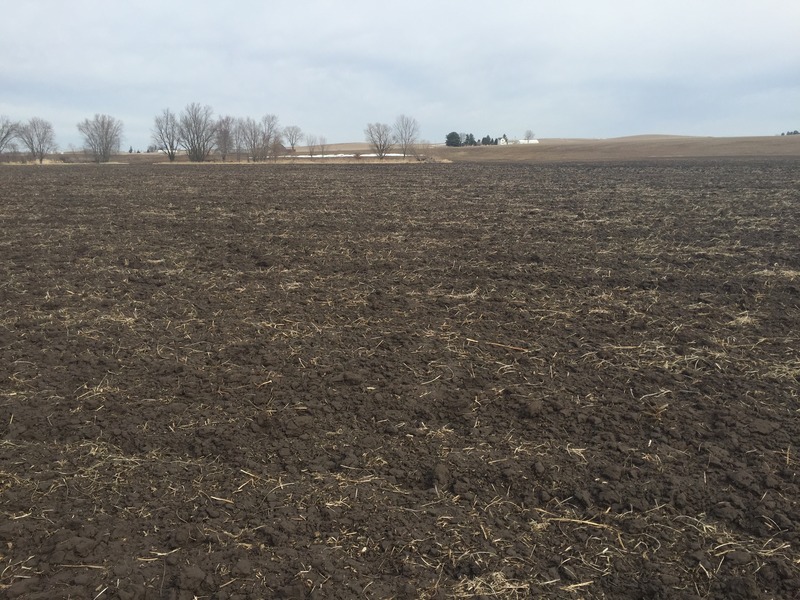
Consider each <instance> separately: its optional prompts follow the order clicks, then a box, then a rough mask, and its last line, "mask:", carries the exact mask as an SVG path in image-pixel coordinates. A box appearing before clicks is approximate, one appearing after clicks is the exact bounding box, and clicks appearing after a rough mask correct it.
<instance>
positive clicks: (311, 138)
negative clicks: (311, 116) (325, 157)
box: [306, 135, 319, 156]
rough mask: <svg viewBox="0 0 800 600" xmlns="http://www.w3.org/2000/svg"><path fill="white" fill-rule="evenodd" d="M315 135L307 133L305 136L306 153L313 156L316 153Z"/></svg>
mask: <svg viewBox="0 0 800 600" xmlns="http://www.w3.org/2000/svg"><path fill="white" fill-rule="evenodd" d="M318 143H319V142H318V141H317V136H315V135H307V136H306V146H308V155H309V156H314V155H315V154H316V153H317V144H318Z"/></svg>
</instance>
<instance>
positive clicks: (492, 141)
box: [444, 131, 505, 147]
mask: <svg viewBox="0 0 800 600" xmlns="http://www.w3.org/2000/svg"><path fill="white" fill-rule="evenodd" d="M503 137H505V136H503ZM498 140H499V138H492V137H491V136H489V135H487V136H484V137H483V138H481V141H480V142H478V141H477V140H476V139H475V136H474V135H472V134H471V133H458V132H457V131H451V132H450V133H448V134H447V136H446V137H445V142H444V143H445V145H446V146H453V147H461V146H496V145H497V143H498Z"/></svg>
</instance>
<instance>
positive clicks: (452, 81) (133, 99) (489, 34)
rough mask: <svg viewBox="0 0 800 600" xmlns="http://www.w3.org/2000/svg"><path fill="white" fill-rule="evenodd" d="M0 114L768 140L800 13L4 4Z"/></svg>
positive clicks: (682, 8) (598, 6) (798, 117)
mask: <svg viewBox="0 0 800 600" xmlns="http://www.w3.org/2000/svg"><path fill="white" fill-rule="evenodd" d="M0 3H2V4H4V6H3V7H2V14H3V17H4V18H3V20H2V22H0V56H2V60H0V114H4V115H7V116H9V117H11V118H13V119H19V120H25V119H28V118H30V117H32V116H40V117H42V118H45V119H48V120H50V121H51V122H52V123H53V124H54V126H55V129H56V134H57V138H58V142H59V143H60V144H61V146H62V147H64V148H66V147H68V146H69V145H70V144H72V145H75V146H77V145H79V144H80V139H79V136H78V133H77V130H76V127H75V126H76V123H77V122H78V121H80V120H82V119H84V118H86V117H91V116H92V115H93V114H95V113H106V114H110V115H112V116H115V117H117V118H119V119H121V120H122V121H123V122H124V124H125V139H124V143H125V145H126V146H127V145H132V146H134V147H135V148H144V147H146V146H147V145H148V143H149V137H150V129H151V126H152V121H153V117H154V116H155V115H156V114H157V113H159V112H160V111H161V110H162V109H163V108H166V107H170V108H172V109H173V110H175V111H176V112H177V111H180V110H181V109H182V108H183V107H184V106H185V105H186V104H187V103H189V102H195V101H196V102H200V103H202V104H208V105H210V106H212V107H213V108H214V110H215V111H216V113H218V114H231V115H235V116H253V117H260V116H261V115H264V114H266V113H272V114H276V115H278V116H279V118H280V120H281V123H282V124H284V125H289V124H297V125H299V126H300V127H302V128H303V130H304V131H307V132H309V133H313V134H317V135H324V136H326V137H327V139H328V140H329V141H331V142H340V141H342V142H343V141H358V140H361V139H362V138H363V129H364V127H365V125H366V123H368V122H372V121H383V122H392V121H393V120H394V118H395V117H396V116H397V115H399V114H401V113H405V114H408V115H412V116H414V117H415V118H416V119H417V120H418V121H419V122H420V124H421V126H422V135H423V137H424V138H426V139H428V140H430V141H435V142H441V141H443V140H444V136H445V135H446V134H447V133H448V132H449V131H453V130H456V131H464V132H472V133H474V134H475V135H476V136H477V137H479V138H480V137H483V136H484V135H487V134H490V135H493V136H499V135H502V134H503V133H507V134H508V135H509V136H521V135H522V134H523V133H524V131H525V130H526V129H532V130H534V131H535V132H536V134H537V135H538V136H539V137H614V136H623V135H634V134H643V133H671V134H687V135H720V136H726V135H771V134H775V133H779V132H781V131H785V130H787V129H796V128H798V127H800V44H798V43H797V31H796V28H797V23H798V22H800V3H796V2H788V1H786V0H780V1H777V0H762V1H761V2H752V1H750V0H747V1H742V0H728V1H720V0H704V1H703V2H697V1H688V0H673V1H671V2H662V3H646V2H641V1H640V0H606V1H603V2H597V1H596V0H571V1H569V2H564V1H563V0H552V1H551V0H537V1H535V2H533V1H532V2H522V1H521V0H520V1H510V0H495V2H492V3H486V2H478V1H474V0H441V1H436V0H428V1H427V2H422V1H419V0H405V2H402V3H400V2H398V3H377V2H374V1H369V2H367V1H362V0H349V1H324V0H306V1H304V2H301V3H292V4H289V3H277V2H263V1H262V2H257V1H237V2H231V3H221V2H206V1H200V0H194V1H192V2H187V1H183V0H180V1H174V0H171V1H170V2H164V1H163V0H159V1H157V2H155V1H139V2H135V3H134V2H130V3H105V2H100V1H99V0H97V1H88V0H84V1H81V0H71V1H70V2H63V1H61V0H57V1H54V0H37V1H35V2H12V1H10V0H8V1H6V0H0Z"/></svg>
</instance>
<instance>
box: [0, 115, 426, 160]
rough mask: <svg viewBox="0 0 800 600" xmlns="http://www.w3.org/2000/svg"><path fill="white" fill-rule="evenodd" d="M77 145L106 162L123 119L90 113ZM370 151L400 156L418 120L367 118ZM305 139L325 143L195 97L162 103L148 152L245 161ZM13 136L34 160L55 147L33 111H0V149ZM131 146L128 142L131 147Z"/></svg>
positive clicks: (410, 144) (317, 149)
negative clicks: (17, 114)
mask: <svg viewBox="0 0 800 600" xmlns="http://www.w3.org/2000/svg"><path fill="white" fill-rule="evenodd" d="M77 128H78V132H79V133H80V134H81V137H82V140H83V147H84V149H85V150H86V152H87V153H89V154H91V156H92V158H93V159H94V160H95V162H108V161H109V160H110V159H111V157H112V156H113V155H114V154H116V153H118V152H119V150H120V145H121V142H122V134H123V123H122V121H120V120H119V119H116V118H114V117H112V116H110V115H105V114H96V115H95V116H94V117H93V118H91V119H85V120H84V121H82V122H80V123H78V124H77ZM364 134H365V136H366V141H367V142H369V144H370V147H371V149H372V151H373V152H374V153H375V154H376V155H377V156H378V157H379V158H384V157H385V156H386V155H387V154H389V153H390V152H392V150H393V149H395V148H398V149H399V150H400V151H401V152H402V154H403V156H407V155H408V154H409V153H411V152H412V151H413V149H414V147H415V145H416V144H417V143H418V138H419V123H418V122H417V120H416V119H414V118H413V117H408V116H406V115H400V116H399V117H397V119H396V120H395V123H394V125H393V126H389V125H387V124H385V123H368V124H367V127H366V129H365V130H364ZM303 140H305V143H306V147H307V150H308V154H309V155H310V156H312V157H313V156H324V155H325V153H326V152H327V149H328V140H327V138H325V136H322V135H316V134H304V133H303V130H302V129H301V128H300V127H298V126H297V125H288V126H286V127H281V126H280V123H279V120H278V117H277V116H276V115H272V114H266V115H264V116H263V117H261V118H260V119H254V118H252V117H244V118H241V117H238V118H237V117H232V116H230V115H222V116H219V117H215V116H214V111H213V109H212V108H211V107H210V106H208V105H201V104H199V103H197V102H193V103H190V104H188V105H187V106H186V107H185V108H184V109H183V110H182V111H181V112H180V113H179V114H176V113H175V112H173V111H172V110H171V109H169V108H165V109H164V110H163V111H161V113H160V114H158V115H156V117H155V118H154V119H153V128H152V130H151V142H152V143H151V145H150V146H149V147H148V148H147V150H148V152H163V153H164V154H165V155H166V156H167V157H168V158H169V160H170V161H174V160H175V159H176V158H177V156H178V155H179V153H181V152H184V153H185V154H186V156H187V157H188V158H189V160H190V161H193V162H202V161H205V160H206V159H208V158H209V156H210V155H211V153H212V152H215V153H216V154H217V155H218V156H219V157H220V159H221V160H222V161H225V160H226V159H227V158H228V157H229V156H233V155H235V156H236V160H241V158H242V156H243V155H245V156H246V158H247V160H248V161H253V162H258V161H265V160H267V159H269V158H276V157H278V156H280V155H285V154H289V153H294V152H295V150H296V147H297V146H298V144H300V143H301V142H302V141H303ZM16 141H18V142H19V143H21V144H22V146H23V147H24V148H25V149H27V151H28V152H29V153H30V155H31V156H32V157H33V158H34V159H35V160H38V161H39V162H40V163H41V162H43V161H44V158H45V157H46V156H47V155H48V154H50V153H53V152H55V151H56V150H57V149H58V148H57V146H56V143H55V133H54V129H53V125H52V123H50V122H49V121H46V120H44V119H41V118H39V117H34V118H32V119H30V120H29V121H27V122H25V123H21V122H15V121H12V120H11V119H9V118H8V117H5V116H3V117H0V153H2V152H4V151H5V150H6V149H13V150H16V144H15V142H16ZM132 150H133V149H132V148H131V151H132Z"/></svg>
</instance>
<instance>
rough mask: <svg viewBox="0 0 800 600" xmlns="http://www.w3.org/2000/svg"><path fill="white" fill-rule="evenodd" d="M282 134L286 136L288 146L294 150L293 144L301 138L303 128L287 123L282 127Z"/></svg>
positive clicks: (295, 144)
mask: <svg viewBox="0 0 800 600" xmlns="http://www.w3.org/2000/svg"><path fill="white" fill-rule="evenodd" d="M283 136H284V137H285V138H286V142H287V143H288V144H289V148H291V149H292V152H294V148H295V146H297V144H298V143H300V140H302V139H303V130H302V129H300V128H299V127H298V126H297V125H287V126H286V127H284V128H283Z"/></svg>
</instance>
